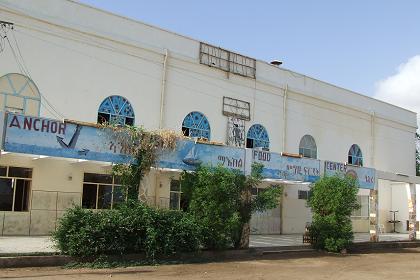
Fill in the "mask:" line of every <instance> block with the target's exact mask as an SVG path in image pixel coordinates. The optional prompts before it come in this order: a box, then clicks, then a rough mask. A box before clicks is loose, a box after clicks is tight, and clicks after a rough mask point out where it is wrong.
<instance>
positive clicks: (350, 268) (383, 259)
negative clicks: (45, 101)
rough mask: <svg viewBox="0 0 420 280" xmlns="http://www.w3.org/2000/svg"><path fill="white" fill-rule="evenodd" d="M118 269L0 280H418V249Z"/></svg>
mask: <svg viewBox="0 0 420 280" xmlns="http://www.w3.org/2000/svg"><path fill="white" fill-rule="evenodd" d="M274 258H275V257H274V256H273V257H272V259H269V260H253V261H235V262H218V263H206V264H182V265H160V266H142V267H131V268H118V269H62V268H20V269H0V279H37V280H38V279H39V280H43V279H86V280H94V279H150V280H151V279H154V280H163V279H182V280H188V279H217V280H224V279H252V280H259V279H273V280H274V279H275V280H279V279H287V280H291V279H299V280H304V279H312V280H314V279H334V280H338V279H340V280H344V279H352V280H354V279H363V280H372V279H381V280H387V279H389V280H391V279H392V280H395V279H420V249H403V250H397V251H392V252H387V253H386V252H382V253H370V254H356V255H322V256H317V257H304V258H292V259H285V258H284V257H283V258H281V259H274Z"/></svg>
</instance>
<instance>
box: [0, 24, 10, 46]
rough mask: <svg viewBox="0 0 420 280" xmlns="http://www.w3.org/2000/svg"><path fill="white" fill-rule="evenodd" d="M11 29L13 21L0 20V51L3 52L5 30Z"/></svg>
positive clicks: (5, 36)
mask: <svg viewBox="0 0 420 280" xmlns="http://www.w3.org/2000/svg"><path fill="white" fill-rule="evenodd" d="M9 30H13V23H11V22H8V21H3V20H0V53H1V52H3V50H4V47H5V45H6V38H7V32H9Z"/></svg>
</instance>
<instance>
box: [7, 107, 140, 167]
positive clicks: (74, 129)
mask: <svg viewBox="0 0 420 280" xmlns="http://www.w3.org/2000/svg"><path fill="white" fill-rule="evenodd" d="M114 139H115V137H113V131H112V130H110V129H108V130H107V129H100V128H97V127H93V126H87V125H82V124H77V123H70V122H61V121H58V120H51V119H44V118H37V117H30V116H22V115H16V114H11V113H8V114H7V117H6V128H5V140H4V150H5V151H8V152H16V153H25V154H34V155H46V156H53V157H65V158H75V159H86V160H95V161H106V162H114V163H127V162H131V161H132V158H131V157H130V156H128V155H125V154H123V153H121V147H120V146H119V145H118V143H116V141H115V140H114Z"/></svg>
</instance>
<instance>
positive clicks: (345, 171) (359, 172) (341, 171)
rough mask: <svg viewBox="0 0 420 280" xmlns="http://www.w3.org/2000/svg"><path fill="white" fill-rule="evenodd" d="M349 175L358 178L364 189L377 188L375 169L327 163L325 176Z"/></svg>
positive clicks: (360, 185)
mask: <svg viewBox="0 0 420 280" xmlns="http://www.w3.org/2000/svg"><path fill="white" fill-rule="evenodd" d="M335 174H338V175H349V176H352V177H353V178H356V179H357V181H358V182H359V187H360V188H362V189H371V190H373V189H374V188H375V169H373V168H367V167H361V166H354V165H348V164H344V163H340V162H333V161H325V175H326V176H333V175H335Z"/></svg>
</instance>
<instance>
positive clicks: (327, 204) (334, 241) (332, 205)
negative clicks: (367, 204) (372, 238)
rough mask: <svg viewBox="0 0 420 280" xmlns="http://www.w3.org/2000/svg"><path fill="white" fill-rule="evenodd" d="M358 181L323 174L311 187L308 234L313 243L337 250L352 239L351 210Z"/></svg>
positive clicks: (355, 201)
mask: <svg viewBox="0 0 420 280" xmlns="http://www.w3.org/2000/svg"><path fill="white" fill-rule="evenodd" d="M357 192H358V187H357V182H356V180H355V179H353V178H351V177H345V178H342V177H339V176H332V177H323V178H321V179H320V180H319V181H317V182H316V183H315V184H314V186H313V187H312V188H311V192H310V197H309V200H308V204H309V206H310V207H311V208H312V213H313V219H312V220H313V222H312V225H311V227H310V230H309V232H310V234H311V236H312V238H313V240H315V244H313V246H314V247H315V248H318V249H325V250H327V251H331V252H339V251H341V250H342V249H344V248H346V247H348V245H349V244H351V242H352V240H353V231H352V223H351V219H350V216H351V213H352V212H353V210H355V209H358V208H359V207H360V205H359V204H358V202H357Z"/></svg>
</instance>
